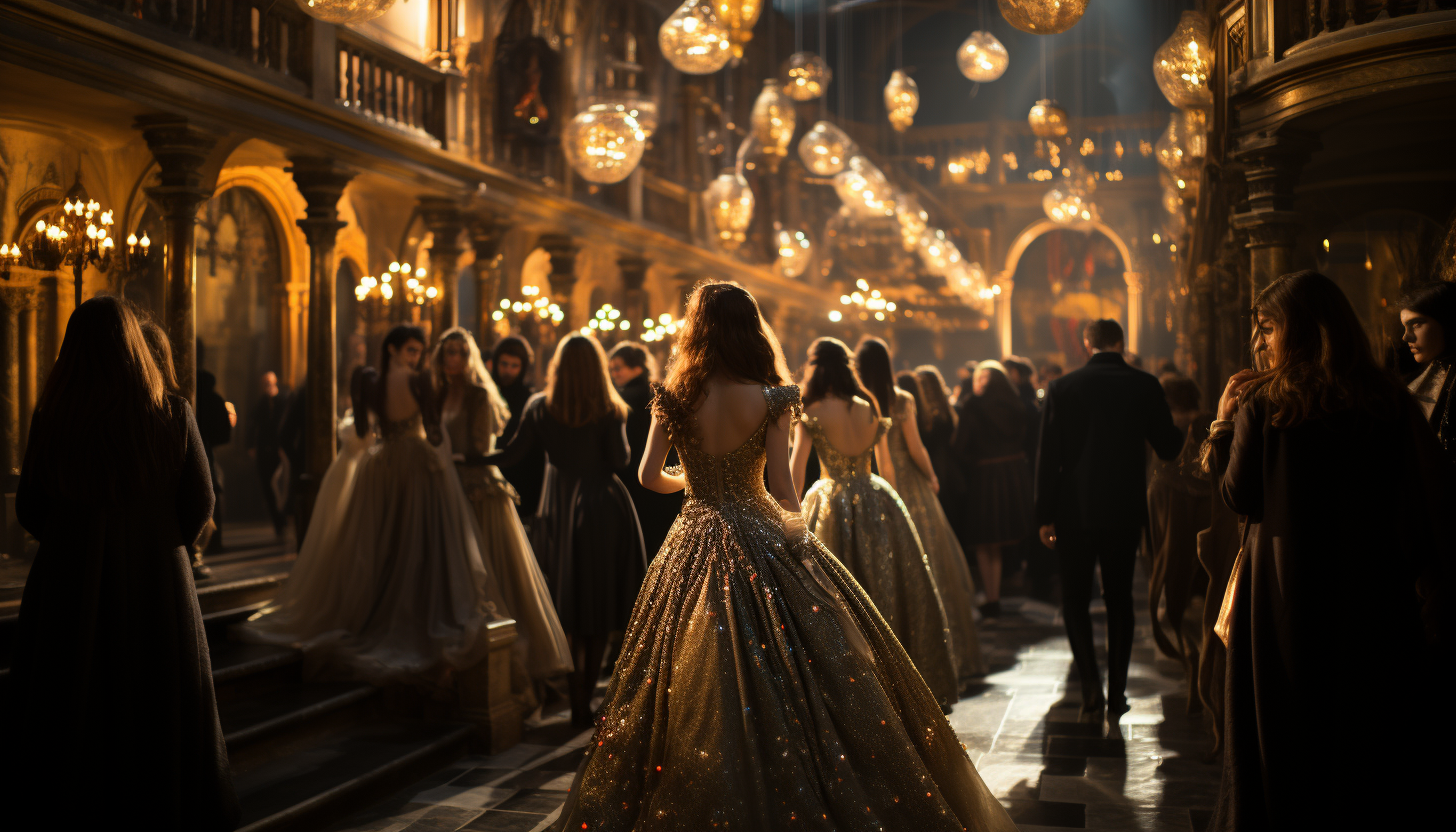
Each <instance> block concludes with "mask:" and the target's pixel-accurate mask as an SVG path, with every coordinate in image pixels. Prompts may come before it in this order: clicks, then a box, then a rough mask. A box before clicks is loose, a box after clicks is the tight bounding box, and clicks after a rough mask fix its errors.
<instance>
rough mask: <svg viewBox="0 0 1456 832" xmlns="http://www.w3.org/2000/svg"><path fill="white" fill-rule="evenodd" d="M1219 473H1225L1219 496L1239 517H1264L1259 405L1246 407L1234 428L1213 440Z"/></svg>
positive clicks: (1235, 417)
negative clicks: (1240, 515)
mask: <svg viewBox="0 0 1456 832" xmlns="http://www.w3.org/2000/svg"><path fill="white" fill-rule="evenodd" d="M1211 442H1212V444H1213V453H1214V459H1215V464H1216V465H1217V470H1220V471H1222V472H1223V476H1222V477H1221V478H1220V480H1219V493H1220V495H1221V496H1222V497H1223V501H1224V504H1225V505H1227V506H1228V507H1229V508H1230V509H1232V510H1233V511H1234V513H1236V514H1242V515H1244V516H1245V517H1248V518H1249V519H1250V520H1253V521H1254V522H1259V521H1260V520H1261V519H1262V518H1263V516H1264V419H1263V413H1262V412H1261V409H1260V408H1259V407H1257V406H1256V405H1251V404H1245V405H1244V406H1242V407H1240V408H1239V409H1238V413H1237V414H1235V415H1234V428H1233V430H1232V431H1228V430H1225V431H1223V432H1222V433H1220V434H1219V435H1217V436H1215V437H1213V438H1212V440H1211Z"/></svg>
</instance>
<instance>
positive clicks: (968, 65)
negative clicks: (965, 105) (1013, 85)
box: [956, 32, 1011, 84]
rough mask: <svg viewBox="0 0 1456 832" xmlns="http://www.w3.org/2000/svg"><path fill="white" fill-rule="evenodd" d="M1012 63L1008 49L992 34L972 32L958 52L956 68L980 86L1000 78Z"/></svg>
mask: <svg viewBox="0 0 1456 832" xmlns="http://www.w3.org/2000/svg"><path fill="white" fill-rule="evenodd" d="M1010 63H1011V56H1010V55H1009V54H1007V52H1006V47H1005V46H1003V45H1002V44H1001V41H999V40H997V39H996V36H995V35H993V34H991V33H990V32H972V33H971V35H970V37H968V38H966V39H965V40H964V41H963V42H962V43H961V45H960V48H959V49H957V50H956V66H958V67H960V70H961V74H962V75H964V76H966V77H967V78H969V79H971V80H972V81H975V82H976V83H978V84H985V83H989V82H991V81H995V80H996V79H997V78H1000V77H1001V76H1002V75H1003V74H1005V72H1006V67H1007V66H1009V65H1010Z"/></svg>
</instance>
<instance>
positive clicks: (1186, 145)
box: [1182, 109, 1208, 159]
mask: <svg viewBox="0 0 1456 832" xmlns="http://www.w3.org/2000/svg"><path fill="white" fill-rule="evenodd" d="M1182 115H1183V150H1184V152H1186V153H1187V154H1188V155H1189V156H1190V157H1192V158H1194V159H1202V158H1204V157H1205V156H1207V155H1208V111H1207V110H1198V109H1187V110H1183V111H1182Z"/></svg>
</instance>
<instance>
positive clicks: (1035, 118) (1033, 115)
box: [1026, 98, 1068, 139]
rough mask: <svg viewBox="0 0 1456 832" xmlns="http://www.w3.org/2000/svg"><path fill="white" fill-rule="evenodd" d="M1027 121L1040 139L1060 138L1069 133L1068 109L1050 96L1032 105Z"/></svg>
mask: <svg viewBox="0 0 1456 832" xmlns="http://www.w3.org/2000/svg"><path fill="white" fill-rule="evenodd" d="M1026 123H1027V124H1029V125H1031V132H1033V133H1035V134H1036V137H1037V138H1039V139H1060V138H1061V137H1062V136H1065V135H1067V129H1068V125H1067V111H1066V110H1063V109H1062V105H1060V104H1058V103H1057V102H1055V101H1053V100H1051V99H1050V98H1043V99H1042V100H1040V101H1038V102H1036V103H1035V104H1033V105H1032V107H1031V112H1029V113H1027V114H1026Z"/></svg>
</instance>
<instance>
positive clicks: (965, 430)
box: [953, 396, 1032, 544]
mask: <svg viewBox="0 0 1456 832" xmlns="http://www.w3.org/2000/svg"><path fill="white" fill-rule="evenodd" d="M958 410H959V412H960V422H959V423H958V424H957V425H956V431H955V438H954V440H953V443H954V446H955V451H956V455H957V457H958V458H959V459H960V461H961V464H962V465H964V466H965V468H964V470H965V476H966V479H967V481H968V482H969V484H970V488H969V490H970V496H971V499H970V504H969V505H968V506H967V507H966V510H965V513H966V514H967V515H968V520H967V526H968V527H969V533H970V538H971V543H972V544H992V543H1014V542H1016V541H1018V540H1021V539H1022V538H1024V537H1026V536H1027V534H1029V533H1030V532H1031V514H1032V503H1031V499H1032V485H1031V464H1030V463H1029V462H1028V461H1027V459H1026V451H1025V443H1026V429H1027V424H1026V410H1025V408H1024V407H1023V406H1022V404H1021V402H1020V401H1019V400H1018V399H1015V398H1012V397H1006V398H1000V397H997V396H972V397H970V398H969V399H968V400H967V401H966V402H964V403H963V404H962V405H960V406H959V407H958Z"/></svg>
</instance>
